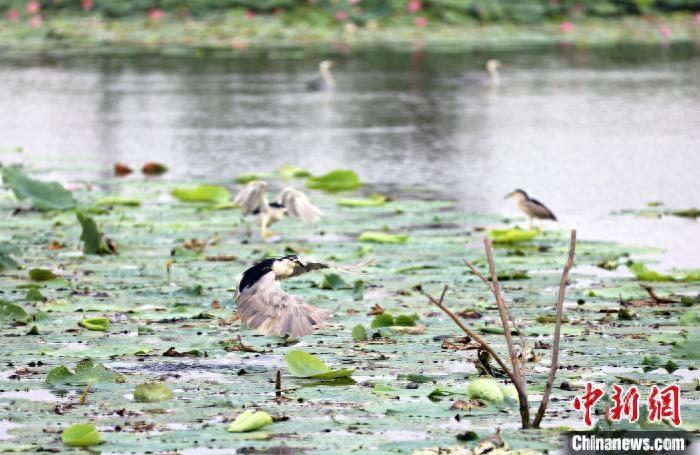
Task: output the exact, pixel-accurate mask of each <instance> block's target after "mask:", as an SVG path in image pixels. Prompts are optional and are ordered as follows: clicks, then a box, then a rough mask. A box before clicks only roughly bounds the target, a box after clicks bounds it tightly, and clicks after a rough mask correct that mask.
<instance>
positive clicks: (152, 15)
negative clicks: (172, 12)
mask: <svg viewBox="0 0 700 455" xmlns="http://www.w3.org/2000/svg"><path fill="white" fill-rule="evenodd" d="M164 17H165V11H163V10H162V9H160V8H155V9H152V10H150V11H149V12H148V18H149V19H150V20H152V21H159V20H161V19H163V18H164Z"/></svg>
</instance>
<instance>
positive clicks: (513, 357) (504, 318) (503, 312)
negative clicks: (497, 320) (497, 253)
mask: <svg viewBox="0 0 700 455" xmlns="http://www.w3.org/2000/svg"><path fill="white" fill-rule="evenodd" d="M484 248H485V249H486V260H488V262H489V273H490V274H491V284H492V285H493V286H492V290H493V295H494V297H496V304H497V305H498V314H499V315H500V316H501V325H503V333H504V334H505V336H506V343H507V344H508V352H509V353H510V363H511V365H512V367H513V374H514V375H515V378H516V379H517V382H518V383H519V384H520V386H521V387H522V386H523V383H522V380H521V378H520V365H519V364H518V353H517V352H516V351H515V344H514V343H513V335H512V334H511V333H510V332H511V329H510V324H509V321H508V309H507V308H506V302H505V300H503V296H502V295H501V286H500V284H499V283H498V274H497V273H496V265H495V264H494V262H493V249H492V248H491V240H489V238H488V237H487V236H484Z"/></svg>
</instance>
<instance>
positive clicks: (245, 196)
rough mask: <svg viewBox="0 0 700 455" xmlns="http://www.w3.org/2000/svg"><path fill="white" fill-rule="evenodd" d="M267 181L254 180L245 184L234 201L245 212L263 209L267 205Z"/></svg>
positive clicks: (245, 213) (246, 213)
mask: <svg viewBox="0 0 700 455" xmlns="http://www.w3.org/2000/svg"><path fill="white" fill-rule="evenodd" d="M266 191H267V183H265V182H262V181H260V180H253V181H252V182H249V183H248V184H246V186H244V187H243V188H242V189H241V190H240V191H239V192H238V194H237V195H236V197H235V198H234V199H233V203H234V204H236V205H238V206H240V207H241V208H242V209H243V214H244V215H248V214H249V213H254V212H256V211H259V210H261V209H262V208H263V207H264V206H265V205H267V195H266Z"/></svg>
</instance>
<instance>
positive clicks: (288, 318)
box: [236, 255, 362, 338]
mask: <svg viewBox="0 0 700 455" xmlns="http://www.w3.org/2000/svg"><path fill="white" fill-rule="evenodd" d="M360 267H362V265H358V266H354V267H341V266H336V265H332V264H330V263H323V262H316V261H313V260H310V259H301V258H299V257H298V256H295V255H290V256H284V257H281V258H272V259H265V260H263V261H260V262H258V263H257V264H255V265H254V266H252V267H251V268H249V269H248V270H246V271H245V272H243V274H242V275H241V278H240V281H239V283H238V288H237V290H236V304H237V305H238V316H239V318H240V320H241V322H242V323H243V324H245V325H246V326H247V327H248V328H251V329H255V330H257V331H258V332H260V333H262V334H264V335H275V336H279V337H286V336H289V337H293V338H296V337H300V336H304V335H308V334H309V333H311V332H313V331H314V330H315V329H317V328H322V327H323V324H324V322H325V321H326V320H328V319H329V318H330V317H331V312H330V311H328V310H324V309H321V308H316V307H315V306H313V305H309V304H308V303H306V301H305V300H304V299H303V298H302V297H300V296H297V295H292V294H288V293H286V292H285V291H284V290H283V289H282V287H281V286H280V283H279V282H280V281H281V280H284V279H286V278H292V277H295V276H299V275H302V274H304V273H307V272H312V271H314V270H321V269H328V268H334V269H337V270H340V271H344V272H348V273H355V272H356V271H357V270H358V269H359V268H360Z"/></svg>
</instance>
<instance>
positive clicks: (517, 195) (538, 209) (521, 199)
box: [506, 189, 557, 227]
mask: <svg viewBox="0 0 700 455" xmlns="http://www.w3.org/2000/svg"><path fill="white" fill-rule="evenodd" d="M510 197H512V198H513V199H515V203H516V204H517V205H518V208H519V209H520V210H521V211H522V212H524V213H525V214H526V215H527V216H528V218H530V227H532V219H533V218H538V219H540V220H553V221H557V217H556V216H554V213H552V211H551V210H549V208H547V206H546V205H544V204H543V203H541V202H540V201H538V200H537V199H535V198H531V197H530V196H528V195H527V193H526V192H525V191H523V190H521V189H517V190H515V191H513V192H510V193H508V194H506V199H508V198H510Z"/></svg>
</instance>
